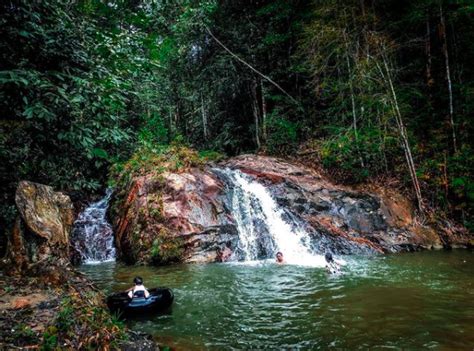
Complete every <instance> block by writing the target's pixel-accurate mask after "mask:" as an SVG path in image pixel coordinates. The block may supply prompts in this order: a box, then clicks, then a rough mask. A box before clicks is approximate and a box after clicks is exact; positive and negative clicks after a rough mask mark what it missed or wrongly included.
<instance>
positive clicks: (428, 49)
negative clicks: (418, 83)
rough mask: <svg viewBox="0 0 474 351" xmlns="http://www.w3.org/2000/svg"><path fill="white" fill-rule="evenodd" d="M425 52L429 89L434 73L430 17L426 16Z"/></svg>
mask: <svg viewBox="0 0 474 351" xmlns="http://www.w3.org/2000/svg"><path fill="white" fill-rule="evenodd" d="M425 53H426V84H427V85H428V89H430V88H431V86H432V85H433V75H432V73H431V66H432V59H431V26H430V17H429V15H428V16H426V39H425Z"/></svg>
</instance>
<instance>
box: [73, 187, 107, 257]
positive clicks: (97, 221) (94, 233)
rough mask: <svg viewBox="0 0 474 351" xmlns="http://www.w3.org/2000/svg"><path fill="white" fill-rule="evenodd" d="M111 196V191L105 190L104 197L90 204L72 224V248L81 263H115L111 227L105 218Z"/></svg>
mask: <svg viewBox="0 0 474 351" xmlns="http://www.w3.org/2000/svg"><path fill="white" fill-rule="evenodd" d="M111 196H112V189H107V192H106V195H105V197H104V198H102V199H101V200H100V201H98V202H94V203H92V204H90V205H89V206H88V207H87V208H86V209H85V210H84V211H83V212H82V213H81V214H79V217H78V218H77V220H76V221H75V222H74V229H73V238H74V247H75V248H76V250H77V251H78V252H79V254H80V255H81V262H82V263H85V264H97V263H101V262H109V261H115V247H114V235H113V231H112V226H111V225H110V224H109V222H107V219H106V218H105V216H106V212H107V208H108V206H109V200H110V197H111Z"/></svg>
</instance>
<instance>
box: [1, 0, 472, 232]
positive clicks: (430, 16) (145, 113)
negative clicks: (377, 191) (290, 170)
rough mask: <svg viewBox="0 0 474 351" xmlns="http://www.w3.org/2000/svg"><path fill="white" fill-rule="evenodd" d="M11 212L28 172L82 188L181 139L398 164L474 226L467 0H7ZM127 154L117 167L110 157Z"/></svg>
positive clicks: (367, 170)
mask: <svg viewBox="0 0 474 351" xmlns="http://www.w3.org/2000/svg"><path fill="white" fill-rule="evenodd" d="M0 11H1V14H2V16H1V19H0V35H1V40H0V86H1V89H0V109H1V112H2V113H1V121H0V177H1V185H0V186H1V194H2V204H3V205H2V206H1V209H0V210H1V223H0V227H2V228H5V227H6V225H7V223H9V221H11V219H12V218H13V216H14V215H15V213H14V207H13V198H14V190H15V187H16V184H17V182H18V181H19V180H20V179H29V180H33V181H37V182H42V183H47V184H51V185H53V186H55V187H57V188H59V189H63V190H66V191H69V192H70V193H72V194H74V192H75V191H77V192H84V191H89V192H90V191H97V190H98V189H100V188H101V187H103V186H104V184H105V182H106V179H107V173H108V170H109V168H110V166H111V165H113V164H118V165H120V164H123V162H125V161H127V160H128V159H129V158H130V157H131V156H132V155H133V157H132V160H133V159H138V158H139V156H137V152H139V150H147V152H149V150H153V149H160V148H163V147H166V145H169V144H170V143H171V142H173V141H175V140H178V141H180V142H184V143H187V144H189V145H191V146H192V147H194V148H195V149H198V150H211V151H217V152H221V153H225V154H227V155H235V154H239V153H243V152H254V151H260V152H266V153H270V154H276V155H284V156H296V157H303V156H304V157H306V156H307V155H310V156H311V157H310V158H309V159H310V160H318V161H320V162H321V165H322V167H323V168H324V169H325V170H326V171H327V172H328V173H330V174H331V175H332V176H333V177H335V178H336V179H337V180H339V181H341V182H345V183H355V182H361V181H366V180H370V179H375V178H396V179H398V180H399V182H400V184H401V185H402V186H404V187H406V189H414V190H413V194H414V198H415V199H416V198H417V197H419V196H418V193H419V194H420V196H421V197H419V198H418V200H419V205H420V207H425V206H435V207H437V208H441V209H442V210H444V211H445V212H446V213H447V214H449V215H451V216H454V217H456V218H457V219H458V220H460V221H463V222H464V223H465V224H466V225H470V226H472V225H473V222H472V212H473V209H474V179H473V170H474V156H473V145H472V140H473V123H472V116H473V111H474V99H473V93H474V79H473V75H474V66H473V65H472V62H473V61H474V43H473V42H472V33H473V32H474V31H473V29H474V4H473V3H472V1H470V0H421V1H416V2H414V1H400V0H351V1H341V0H318V1H303V0H251V1H243V0H240V1H234V0H232V1H231V0H221V1H215V0H196V1H192V0H176V1H173V2H169V1H160V0H149V1H145V0H120V1H114V0H112V1H93V0H75V1H66V0H44V1H26V0H11V1H6V2H2V4H1V5H0ZM116 167H117V166H116Z"/></svg>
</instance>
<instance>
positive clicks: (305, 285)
mask: <svg viewBox="0 0 474 351" xmlns="http://www.w3.org/2000/svg"><path fill="white" fill-rule="evenodd" d="M347 261H348V264H347V266H346V267H345V268H344V269H345V274H343V275H341V276H337V277H331V276H328V275H327V274H326V273H325V271H324V270H323V269H321V268H309V267H301V266H292V265H283V266H279V265H276V264H273V263H272V262H260V263H258V264H253V265H242V264H209V265H180V266H172V267H126V266H121V265H119V264H113V263H107V264H103V265H100V266H84V267H83V270H84V271H85V272H86V273H87V274H88V275H89V276H90V277H91V278H92V279H93V280H95V281H96V282H97V283H98V284H99V286H101V287H102V288H103V289H105V290H106V291H108V292H111V291H117V290H123V289H126V288H128V287H129V286H130V284H131V281H132V279H133V277H134V276H135V275H141V276H142V277H143V278H144V279H145V284H146V285H147V286H149V287H153V286H168V287H170V288H172V289H173V290H174V293H175V304H174V306H173V311H172V314H171V315H163V316H157V317H155V318H153V319H151V320H149V321H146V322H133V323H132V328H136V329H139V330H143V331H146V332H149V333H151V334H153V335H154V336H156V337H157V338H158V339H159V340H160V341H162V342H164V343H167V344H170V345H172V346H174V347H175V348H177V349H183V350H191V349H215V350H222V349H258V348H267V349H268V348H270V349H282V348H291V349H294V348H301V349H327V348H329V347H334V348H346V349H347V348H349V349H355V348H358V349H360V348H362V349H365V348H386V347H390V348H397V349H400V348H408V349H421V348H436V349H439V348H441V349H452V348H458V349H459V348H461V349H463V348H464V349H466V348H469V347H472V345H473V344H474V300H473V296H474V289H473V287H474V274H473V273H474V255H473V253H472V252H469V251H453V252H425V253H416V254H406V255H394V256H387V257H375V258H360V257H359V258H358V257H352V258H350V259H347Z"/></svg>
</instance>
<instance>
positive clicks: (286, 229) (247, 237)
mask: <svg viewBox="0 0 474 351" xmlns="http://www.w3.org/2000/svg"><path fill="white" fill-rule="evenodd" d="M215 172H216V173H217V174H219V175H220V176H221V177H223V178H224V179H225V180H226V181H227V183H228V184H229V187H230V190H231V194H230V196H231V201H230V205H231V207H232V208H231V211H232V215H233V217H234V219H235V221H236V223H237V229H238V232H239V247H238V248H237V251H238V255H239V256H240V257H239V258H241V259H243V260H244V261H252V260H256V259H261V258H273V257H274V255H275V253H276V252H277V251H281V252H282V253H283V255H284V258H285V260H286V261H287V262H288V263H294V264H301V265H311V266H324V265H325V261H324V257H323V256H321V255H318V254H316V253H314V252H313V251H312V250H311V248H310V237H309V235H308V233H307V232H306V231H305V230H304V228H303V226H302V225H301V223H299V222H298V221H297V220H296V219H295V218H292V217H291V216H288V214H286V213H285V212H284V210H283V209H282V208H280V206H278V204H277V203H276V201H275V200H274V199H273V197H272V195H271V193H270V191H269V190H268V189H267V188H265V186H264V185H262V184H260V183H259V182H257V181H255V180H253V179H251V178H250V177H249V176H247V175H245V174H243V173H242V172H240V171H239V170H232V169H229V168H226V169H216V170H215Z"/></svg>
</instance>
